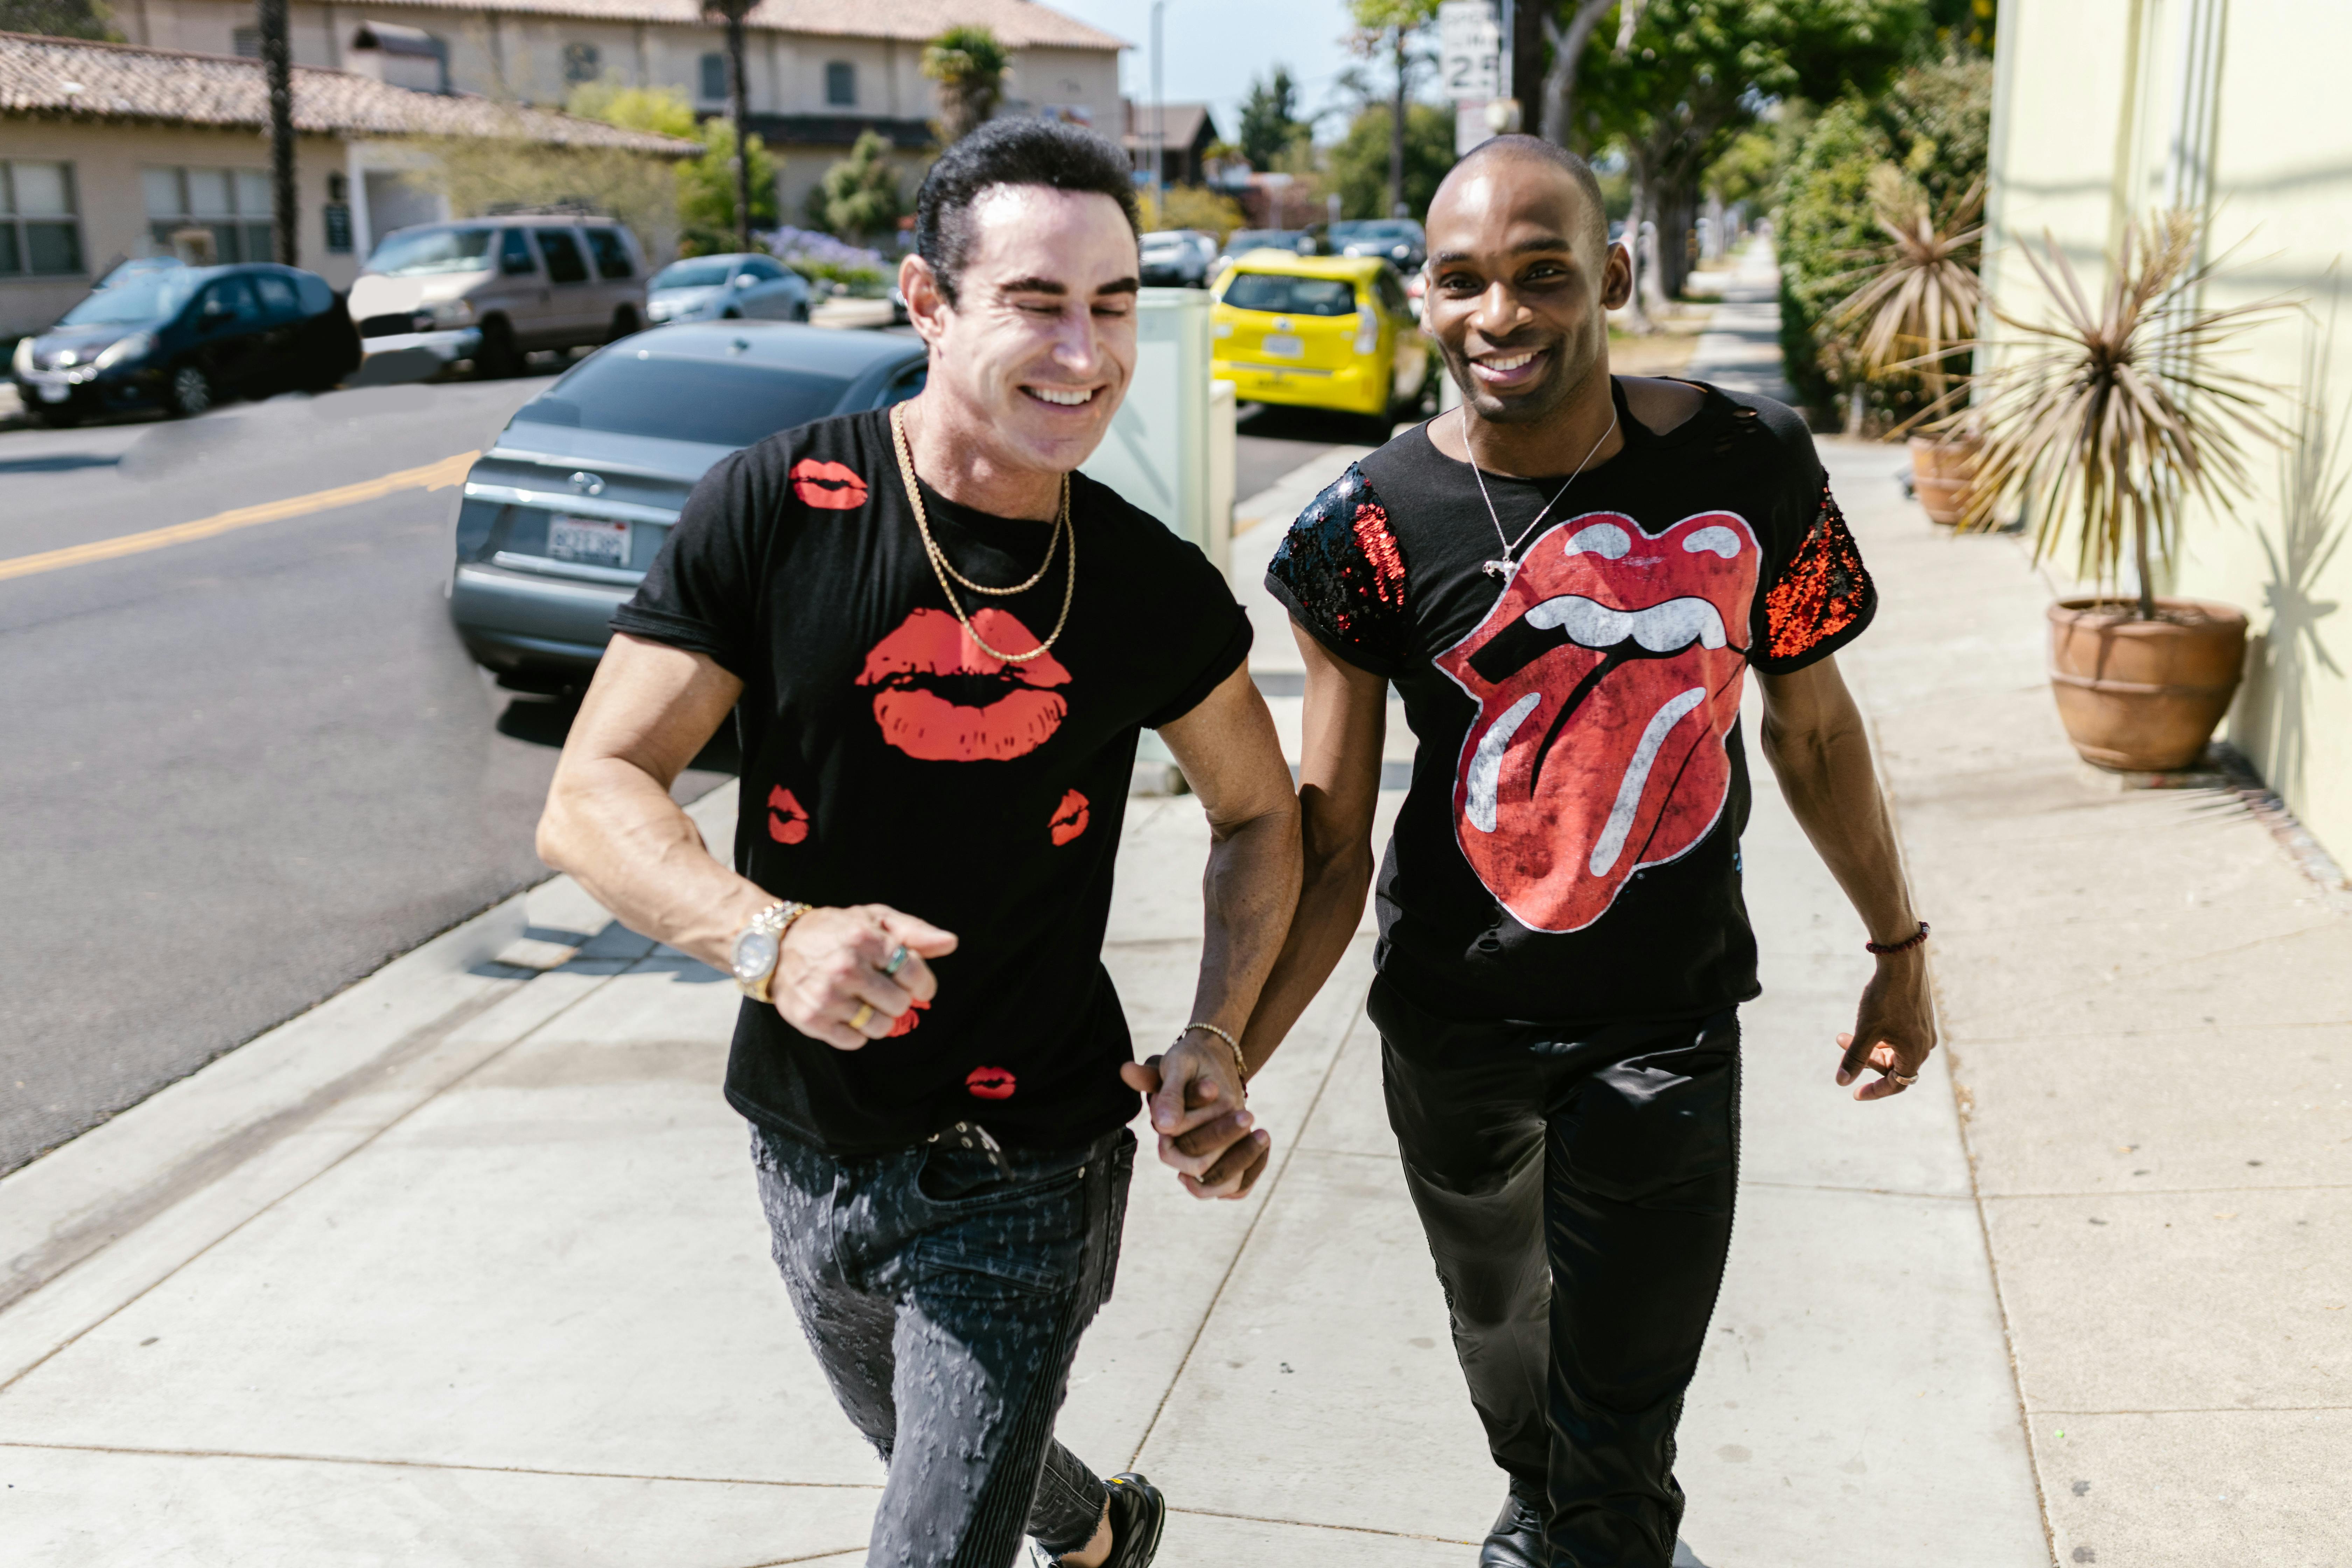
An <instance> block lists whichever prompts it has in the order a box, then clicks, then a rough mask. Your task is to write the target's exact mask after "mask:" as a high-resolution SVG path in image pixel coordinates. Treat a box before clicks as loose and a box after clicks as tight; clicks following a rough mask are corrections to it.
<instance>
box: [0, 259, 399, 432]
mask: <svg viewBox="0 0 2352 1568" xmlns="http://www.w3.org/2000/svg"><path fill="white" fill-rule="evenodd" d="M359 363H360V352H359V340H358V339H357V338H356V337H355V336H354V335H353V334H352V320H351V317H350V316H349V315H348V314H347V313H346V312H345V311H344V309H343V301H342V300H341V298H339V297H338V296H337V295H336V293H335V291H334V289H331V288H329V287H328V286H327V280H326V279H323V278H321V277H320V276H319V275H318V274H317V273H315V272H304V271H302V270H300V269H299V268H292V267H277V266H272V265H268V264H266V263H251V264H247V265H244V266H237V267H177V268H164V269H162V270H156V271H149V272H147V273H145V274H143V275H142V276H136V277H133V278H132V279H131V280H130V281H128V282H124V283H118V284H115V285H114V286H112V287H110V288H106V289H97V290H95V291H93V292H92V293H90V294H89V296H88V297H87V298H85V299H84V300H82V301H81V302H80V303H79V304H78V305H76V306H75V307H74V308H73V309H72V310H68V311H67V312H66V313H65V314H64V315H63V316H62V317H60V318H59V319H58V324H57V325H56V326H54V327H51V328H50V329H48V331H45V332H40V333H37V334H35V335H34V336H32V337H28V338H25V339H22V340H21V341H19V342H18V343H17V344H16V357H15V359H14V360H13V361H12V362H11V363H10V365H9V372H10V376H11V379H13V380H14V381H15V382H16V393H17V395H18V396H19V397H21V398H22V399H23V400H24V404H25V409H26V413H27V414H29V415H30V416H32V417H33V418H34V419H36V420H37V421H39V422H40V423H42V424H45V425H73V424H78V423H79V422H80V421H81V420H83V419H85V418H88V417H89V416H91V415H94V414H106V413H112V412H115V411H118V410H123V409H133V408H161V409H163V410H164V411H165V412H166V413H170V414H202V413H203V412H204V411H205V409H207V408H210V407H212V406H213V405H215V404H216V403H219V402H222V401H224V400H226V399H228V398H232V397H266V396H268V395H270V394H272V393H278V392H288V391H293V390H298V389H299V390H305V391H314V392H320V391H324V390H326V389H327V388H328V387H331V386H332V385H334V384H336V383H337V382H339V381H341V380H342V379H343V377H344V376H346V375H349V374H351V373H352V370H353V369H354V368H355V367H356V366H357V365H358V364H359Z"/></svg>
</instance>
